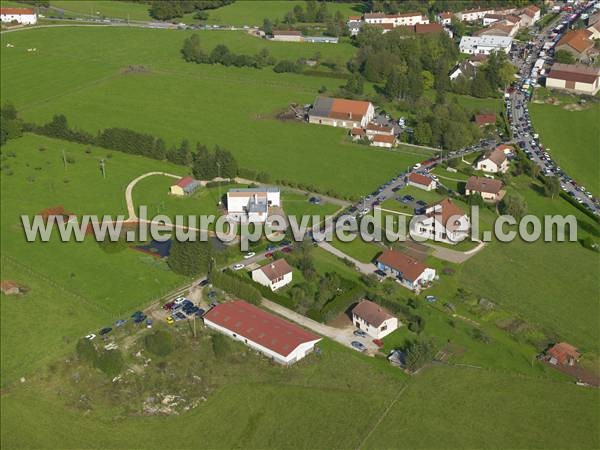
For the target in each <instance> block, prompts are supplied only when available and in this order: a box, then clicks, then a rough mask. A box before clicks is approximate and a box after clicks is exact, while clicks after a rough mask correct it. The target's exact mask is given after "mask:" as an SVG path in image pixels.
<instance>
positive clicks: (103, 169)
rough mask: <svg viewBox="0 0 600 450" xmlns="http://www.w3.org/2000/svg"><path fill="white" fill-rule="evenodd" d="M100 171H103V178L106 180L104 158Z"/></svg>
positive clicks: (101, 161)
mask: <svg viewBox="0 0 600 450" xmlns="http://www.w3.org/2000/svg"><path fill="white" fill-rule="evenodd" d="M100 170H101V171H102V177H103V178H104V179H106V165H105V163H104V158H103V159H101V160H100Z"/></svg>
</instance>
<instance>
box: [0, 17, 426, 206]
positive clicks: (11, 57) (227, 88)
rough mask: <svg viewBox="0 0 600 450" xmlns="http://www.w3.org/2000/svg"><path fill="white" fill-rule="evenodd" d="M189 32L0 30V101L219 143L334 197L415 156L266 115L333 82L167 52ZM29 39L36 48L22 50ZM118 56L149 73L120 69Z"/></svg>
mask: <svg viewBox="0 0 600 450" xmlns="http://www.w3.org/2000/svg"><path fill="white" fill-rule="evenodd" d="M189 34H190V33H189V32H184V31H173V30H148V29H128V28H110V29H109V28H104V27H103V28H94V27H87V28H81V27H80V28H76V27H61V28H52V29H37V30H28V31H27V32H20V33H12V34H9V35H2V46H3V47H5V44H6V43H12V44H13V45H14V46H15V47H14V48H9V49H5V50H6V51H4V50H3V51H2V71H1V75H2V80H3V82H2V88H1V93H2V100H9V101H12V102H13V103H14V104H15V105H16V106H17V108H18V109H19V110H20V111H22V115H23V117H24V118H25V119H27V120H31V121H35V122H45V121H48V120H49V119H50V118H51V117H52V115H53V114H56V113H65V114H66V115H67V117H68V119H69V121H70V122H71V123H72V124H73V125H74V126H76V127H79V128H82V129H85V130H88V131H90V132H95V131H96V130H98V129H102V128H105V127H109V126H125V127H129V128H132V129H135V130H139V131H146V132H151V133H153V134H155V135H157V136H160V137H163V138H164V139H165V140H166V141H167V143H168V144H172V143H176V142H178V141H180V140H182V139H184V138H187V139H190V140H191V141H192V142H195V141H200V142H202V143H205V144H207V145H210V146H212V145H214V144H219V145H221V146H223V147H225V148H227V149H230V150H231V151H232V152H233V153H234V154H235V156H236V157H237V159H238V161H239V163H240V165H241V166H244V167H247V168H250V169H259V170H261V171H267V172H269V173H270V174H271V176H272V180H278V179H287V180H292V181H296V182H303V183H306V184H309V185H314V186H317V187H321V188H324V189H333V190H335V191H337V192H339V193H340V194H346V195H348V194H353V195H359V194H361V193H364V192H366V191H369V190H370V189H372V188H373V187H375V186H376V185H378V184H379V183H380V182H381V181H383V180H385V179H387V178H389V177H391V176H392V175H393V174H395V173H397V172H398V171H399V170H400V169H402V168H404V167H407V166H409V165H410V164H412V163H414V162H416V161H417V157H416V156H415V155H411V154H409V153H403V152H389V151H385V150H376V149H373V148H369V147H365V146H361V145H357V144H353V143H349V142H347V141H346V140H345V139H344V137H345V133H346V131H345V130H343V129H335V128H332V127H326V126H317V125H308V124H306V123H300V122H281V121H279V120H276V119H275V118H274V116H275V115H276V114H277V113H278V112H280V111H282V110H285V109H286V108H287V107H288V105H289V104H290V103H292V102H296V103H300V104H305V103H310V102H312V101H313V100H314V98H315V96H316V94H317V91H318V89H319V88H320V87H321V86H323V85H325V86H327V87H328V88H329V89H330V90H332V91H333V90H335V89H336V88H337V87H338V86H339V85H340V80H336V79H331V78H318V77H312V76H304V75H295V74H294V75H293V74H276V73H274V72H273V71H272V70H271V69H269V68H266V69H263V70H257V69H249V68H233V67H223V66H219V65H216V66H212V65H197V64H192V63H186V62H184V61H183V60H182V59H181V57H180V53H179V50H180V48H181V45H182V42H183V40H184V38H185V37H187V36H189ZM201 39H202V41H203V42H204V44H203V45H205V47H206V48H207V49H210V48H212V47H213V46H214V45H216V44H217V43H225V44H227V45H229V46H230V48H231V49H232V50H233V51H238V52H256V51H258V50H259V49H261V48H263V47H267V48H269V50H270V51H271V53H272V54H273V55H274V56H275V57H277V58H283V57H285V58H290V57H291V58H296V57H300V56H302V55H303V56H306V57H308V56H312V55H314V53H315V52H317V51H319V52H321V53H322V56H323V57H324V58H326V57H328V56H331V57H339V58H340V60H341V61H342V62H345V61H346V60H347V59H348V58H349V56H350V55H351V53H352V52H353V51H354V50H353V48H352V47H351V46H349V45H345V44H339V46H324V47H322V46H318V45H313V44H300V45H297V44H296V43H269V42H267V41H264V40H260V39H258V38H254V37H251V36H249V35H246V34H245V33H241V32H223V33H216V32H203V33H201ZM279 44H282V45H279ZM30 47H36V48H37V49H38V51H37V52H35V53H33V52H27V51H26V49H27V48H30ZM130 65H138V66H139V65H142V66H144V67H146V68H147V69H148V71H149V72H148V73H135V74H132V73H129V74H124V73H123V72H122V71H123V70H124V69H126V68H127V67H128V66H130ZM333 168H335V170H332V169H333Z"/></svg>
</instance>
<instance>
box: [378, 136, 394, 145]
mask: <svg viewBox="0 0 600 450" xmlns="http://www.w3.org/2000/svg"><path fill="white" fill-rule="evenodd" d="M373 142H384V143H386V144H394V143H395V142H396V136H390V135H388V134H376V135H375V136H373Z"/></svg>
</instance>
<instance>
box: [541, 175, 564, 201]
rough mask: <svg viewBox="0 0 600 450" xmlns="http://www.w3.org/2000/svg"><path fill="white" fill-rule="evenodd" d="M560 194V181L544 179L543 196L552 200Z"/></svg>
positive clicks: (555, 178) (553, 178)
mask: <svg viewBox="0 0 600 450" xmlns="http://www.w3.org/2000/svg"><path fill="white" fill-rule="evenodd" d="M559 193H560V180H559V179H558V177H556V176H553V177H544V194H545V195H546V197H552V198H554V197H555V196H556V195H558V194H559Z"/></svg>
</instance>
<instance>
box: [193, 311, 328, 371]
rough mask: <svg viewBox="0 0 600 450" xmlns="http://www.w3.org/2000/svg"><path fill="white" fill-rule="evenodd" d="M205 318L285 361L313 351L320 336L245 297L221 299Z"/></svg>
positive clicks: (209, 324) (210, 324)
mask: <svg viewBox="0 0 600 450" xmlns="http://www.w3.org/2000/svg"><path fill="white" fill-rule="evenodd" d="M203 320H204V324H205V325H206V326H207V327H208V328H211V329H213V330H215V331H218V332H220V333H223V334H225V335H227V336H229V337H231V338H233V339H236V340H238V341H241V342H243V343H244V344H246V345H247V346H248V347H250V348H252V349H254V350H256V351H258V352H260V353H262V354H264V355H266V356H267V357H269V358H271V359H272V360H273V361H275V362H278V363H280V364H284V365H291V364H294V363H295V362H297V361H299V360H301V359H302V358H304V357H305V356H307V355H308V354H310V353H311V352H312V351H313V350H314V348H315V344H316V343H317V342H319V341H320V340H321V338H320V337H319V336H317V335H316V334H314V333H311V332H310V331H307V330H305V329H303V328H300V327H299V326H298V325H294V324H293V323H291V322H288V321H287V320H284V319H281V318H279V317H277V316H275V315H273V314H269V313H268V312H266V311H264V310H262V309H260V308H259V307H257V306H254V305H251V304H250V303H247V302H245V301H243V300H235V301H232V302H227V303H220V304H218V305H217V306H215V307H213V308H211V309H210V310H209V311H208V312H207V313H206V314H205V315H204V317H203Z"/></svg>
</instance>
